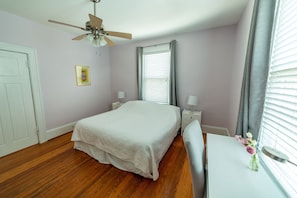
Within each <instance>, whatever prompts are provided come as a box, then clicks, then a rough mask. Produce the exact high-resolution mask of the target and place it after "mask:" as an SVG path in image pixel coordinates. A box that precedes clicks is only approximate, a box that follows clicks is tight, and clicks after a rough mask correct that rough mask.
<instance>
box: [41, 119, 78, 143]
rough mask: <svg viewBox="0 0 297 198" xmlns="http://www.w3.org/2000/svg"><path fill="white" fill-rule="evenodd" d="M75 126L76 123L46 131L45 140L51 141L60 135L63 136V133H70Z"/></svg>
mask: <svg viewBox="0 0 297 198" xmlns="http://www.w3.org/2000/svg"><path fill="white" fill-rule="evenodd" d="M75 124H76V122H72V123H69V124H66V125H63V126H60V127H57V128H54V129H50V130H47V131H46V138H47V140H50V139H53V138H55V137H58V136H60V135H64V134H65V133H68V132H70V131H73V129H74V126H75Z"/></svg>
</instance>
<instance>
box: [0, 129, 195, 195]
mask: <svg viewBox="0 0 297 198" xmlns="http://www.w3.org/2000/svg"><path fill="white" fill-rule="evenodd" d="M71 134H72V133H68V134H66V135H63V136H61V137H58V138H56V139H53V140H50V141H48V142H46V143H44V144H41V145H34V146H32V147H29V148H27V149H24V150H21V151H19V152H16V153H13V154H11V155H8V156H5V157H2V158H0V197H5V198H6V197H42V198H44V197H45V198H46V197H51V198H52V197H109V198H114V197H123V198H127V197H135V198H139V197H141V198H146V197H149V198H151V197H162V198H163V197H165V198H166V197H170V198H171V197H178V198H179V197H192V188H191V175H190V170H189V164H188V161H187V156H186V151H185V149H184V146H183V141H182V137H181V136H179V135H178V136H177V137H176V138H175V140H174V142H173V143H172V145H171V146H170V148H169V150H168V151H167V153H166V155H165V156H164V158H163V160H162V161H161V162H160V167H159V173H160V177H159V179H158V180H157V181H153V180H152V179H146V178H143V177H141V176H139V175H136V174H134V173H129V172H126V171H122V170H119V169H117V168H115V167H113V166H112V165H106V164H101V163H99V162H97V161H96V160H94V159H93V158H91V157H90V156H88V155H87V154H85V153H83V152H81V151H77V150H74V149H73V143H72V142H71V141H70V138H71Z"/></svg>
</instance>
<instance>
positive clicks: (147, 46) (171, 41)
mask: <svg viewBox="0 0 297 198" xmlns="http://www.w3.org/2000/svg"><path fill="white" fill-rule="evenodd" d="M172 41H174V40H172ZM172 41H169V42H167V43H160V44H155V45H147V46H140V47H156V46H158V45H165V44H169V43H170V42H172Z"/></svg>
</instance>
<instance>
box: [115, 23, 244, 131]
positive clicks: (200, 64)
mask: <svg viewBox="0 0 297 198" xmlns="http://www.w3.org/2000/svg"><path fill="white" fill-rule="evenodd" d="M234 38H236V26H227V27H222V28H216V29H210V30H205V31H199V32H194V33H187V34H182V35H175V36H168V37H164V38H159V39H153V40H149V41H142V42H137V43H132V44H128V45H122V46H115V47H113V48H111V49H110V65H111V95H112V100H113V101H116V100H117V98H116V93H117V91H118V90H123V91H125V92H126V95H127V100H131V99H136V98H137V87H136V83H137V81H136V76H137V74H136V71H137V69H136V47H137V46H147V45H154V44H158V43H164V42H169V41H170V40H173V39H175V40H177V88H178V99H179V101H180V106H181V108H187V106H186V100H187V97H188V96H189V95H196V96H198V103H199V104H198V107H197V109H198V110H201V111H202V112H203V115H202V124H206V125H214V126H220V127H226V128H229V125H228V124H229V123H230V122H229V117H228V115H229V109H230V106H231V105H232V104H231V103H230V98H231V97H232V96H230V93H231V90H230V89H231V86H230V84H232V83H239V84H240V83H241V82H231V79H232V78H231V77H232V76H231V72H230V71H232V70H233V66H234V64H233V60H234V54H235V46H236V43H235V42H236V40H235V39H234Z"/></svg>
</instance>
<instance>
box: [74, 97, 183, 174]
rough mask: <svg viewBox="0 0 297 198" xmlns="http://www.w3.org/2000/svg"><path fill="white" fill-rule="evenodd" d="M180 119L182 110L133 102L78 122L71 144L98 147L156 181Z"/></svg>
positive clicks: (174, 107) (178, 126) (150, 103)
mask: <svg viewBox="0 0 297 198" xmlns="http://www.w3.org/2000/svg"><path fill="white" fill-rule="evenodd" d="M180 119H181V118H180V109H179V107H176V106H171V105H160V104H156V103H153V102H145V101H130V102H127V103H125V104H123V105H122V106H121V107H120V108H118V109H116V110H113V111H109V112H106V113H102V114H99V115H96V116H92V117H89V118H85V119H82V120H80V121H78V122H77V124H76V126H75V129H74V131H73V135H72V138H71V140H72V141H78V142H80V141H81V142H84V143H87V144H89V145H92V146H95V147H96V148H98V149H99V150H101V151H104V152H105V153H107V154H110V155H112V156H114V157H116V158H118V159H120V160H122V161H125V162H129V163H130V164H133V166H134V169H135V170H131V169H129V170H128V171H132V172H135V173H137V174H140V175H142V176H144V177H147V178H152V179H153V180H157V179H158V177H159V172H158V167H159V163H160V161H161V159H162V158H163V156H164V155H165V153H166V151H167V150H168V148H169V146H170V145H171V143H172V141H173V139H174V137H175V136H176V135H177V131H178V129H179V128H180ZM97 160H99V161H100V159H97ZM104 163H106V162H104ZM109 163H111V164H113V160H110V161H109ZM114 165H116V164H114ZM117 167H118V166H117ZM120 168H121V169H124V170H125V167H124V168H123V167H120Z"/></svg>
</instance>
